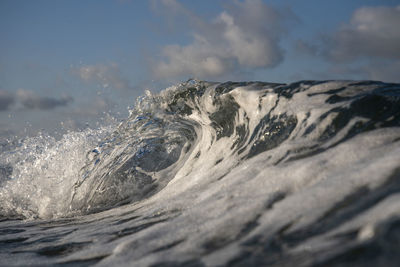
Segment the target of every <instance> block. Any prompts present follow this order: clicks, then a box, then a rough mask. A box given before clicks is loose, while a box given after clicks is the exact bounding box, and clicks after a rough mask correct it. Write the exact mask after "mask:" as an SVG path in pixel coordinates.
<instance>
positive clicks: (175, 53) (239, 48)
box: [153, 0, 295, 79]
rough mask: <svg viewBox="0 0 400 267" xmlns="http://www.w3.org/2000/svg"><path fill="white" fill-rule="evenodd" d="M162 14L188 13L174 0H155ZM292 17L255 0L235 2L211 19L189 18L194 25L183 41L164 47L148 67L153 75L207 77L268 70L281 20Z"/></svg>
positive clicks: (282, 29) (275, 59)
mask: <svg viewBox="0 0 400 267" xmlns="http://www.w3.org/2000/svg"><path fill="white" fill-rule="evenodd" d="M161 3H162V4H163V5H164V7H165V9H166V12H168V10H172V11H173V13H175V14H177V13H179V14H181V15H182V16H188V15H189V14H191V13H190V12H189V11H188V10H187V9H185V8H184V7H183V6H182V5H180V4H179V3H178V2H177V1H174V0H168V1H167V0H165V1H161ZM294 17H295V16H294V14H292V13H291V12H290V11H289V10H278V9H275V8H273V7H270V6H267V5H265V4H264V3H263V2H262V1H261V0H246V1H244V2H239V1H235V2H233V4H232V5H230V6H228V7H227V9H226V10H225V11H223V12H222V13H220V14H219V15H218V16H217V17H216V18H215V19H214V20H213V21H212V22H206V21H205V20H202V19H201V18H198V17H192V18H189V20H191V21H192V23H193V24H194V25H195V31H194V32H193V33H192V36H193V40H192V42H191V43H190V44H188V45H184V46H181V45H168V46H166V47H164V48H163V50H162V56H163V59H162V60H161V61H158V62H156V63H155V64H154V66H153V71H154V73H155V75H156V76H157V77H159V78H166V77H179V76H192V77H195V78H201V79H205V78H212V77H218V76H222V75H225V74H228V73H235V72H240V71H246V70H252V69H258V68H273V67H275V66H277V65H278V64H279V63H281V62H282V60H283V56H284V52H283V49H282V48H281V47H280V45H279V42H280V40H281V39H282V36H283V35H284V34H285V33H286V32H287V27H286V22H287V21H288V20H290V19H293V18H294Z"/></svg>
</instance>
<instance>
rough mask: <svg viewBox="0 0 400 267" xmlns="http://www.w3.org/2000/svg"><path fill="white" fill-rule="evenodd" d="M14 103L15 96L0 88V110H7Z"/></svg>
mask: <svg viewBox="0 0 400 267" xmlns="http://www.w3.org/2000/svg"><path fill="white" fill-rule="evenodd" d="M14 103H15V96H14V95H13V94H11V93H9V92H7V91H4V90H0V111H3V110H8V109H9V108H10V107H11V106H12V105H13V104H14Z"/></svg>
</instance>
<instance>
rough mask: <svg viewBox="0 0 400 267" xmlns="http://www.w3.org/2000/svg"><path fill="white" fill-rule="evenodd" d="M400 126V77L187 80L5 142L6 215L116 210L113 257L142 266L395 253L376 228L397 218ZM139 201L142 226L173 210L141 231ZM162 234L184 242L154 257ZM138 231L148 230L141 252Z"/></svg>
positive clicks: (101, 215)
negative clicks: (72, 126) (97, 123)
mask: <svg viewBox="0 0 400 267" xmlns="http://www.w3.org/2000/svg"><path fill="white" fill-rule="evenodd" d="M399 126H400V86H399V85H398V84H388V83H382V82H373V81H361V82H355V81H300V82H297V83H293V84H275V83H263V82H239V83H236V82H227V83H212V82H204V81H195V80H189V81H187V82H185V83H182V84H179V85H177V86H173V87H170V88H167V89H166V90H164V91H162V92H161V93H159V94H151V93H150V92H147V93H146V94H145V95H144V96H143V97H140V98H139V99H138V100H137V103H136V105H135V107H134V108H133V109H132V110H131V111H130V116H129V118H128V119H126V120H125V121H124V122H122V123H120V124H119V125H109V126H106V127H102V128H100V129H96V130H93V129H92V130H85V131H82V132H70V133H68V134H65V135H64V137H63V138H62V139H61V140H58V141H57V140H55V139H53V138H51V137H48V136H44V135H43V136H38V137H35V138H28V139H25V140H19V141H15V142H13V143H9V144H5V145H3V146H2V147H1V159H0V204H1V206H0V219H1V218H3V220H6V218H7V220H6V221H8V220H11V219H17V218H28V219H35V218H40V219H42V220H43V219H44V220H50V221H52V220H53V221H57V220H59V219H60V218H70V219H71V220H74V218H75V219H76V220H82V218H92V217H90V216H95V217H96V218H97V219H98V220H100V222H99V223H98V224H96V225H97V226H100V225H103V226H104V224H105V223H106V219H105V218H108V217H107V216H110V214H112V215H113V216H112V217H113V218H114V219H115V225H119V226H120V227H122V228H118V229H119V230H118V231H119V233H122V232H124V231H128V232H127V233H128V234H127V235H129V236H131V240H130V241H129V242H128V243H126V242H125V243H121V246H122V248H119V249H118V250H113V251H112V252H107V253H108V254H107V255H109V254H110V253H111V254H112V255H113V257H108V256H104V257H102V258H99V261H100V260H102V261H101V262H105V264H107V262H108V263H110V262H113V260H115V255H117V254H118V255H119V256H121V253H122V258H124V259H129V260H132V259H135V260H140V262H142V263H143V264H144V265H148V264H150V263H151V264H154V263H156V262H157V260H160V259H161V260H163V261H170V260H172V259H173V258H174V257H173V256H171V255H178V256H179V257H178V259H179V261H178V262H175V263H176V264H177V263H185V262H186V263H188V261H187V260H189V263H190V262H191V261H194V263H202V264H203V263H204V264H206V265H220V264H229V265H235V264H237V265H249V264H250V265H251V264H268V263H276V264H280V263H286V264H290V263H294V262H296V261H297V260H298V259H299V258H301V259H302V260H304V262H303V263H304V265H307V264H320V263H319V262H318V259H317V260H316V261H314V262H307V260H311V258H304V255H312V253H316V252H320V253H322V254H323V255H325V254H326V255H325V256H326V257H322V256H321V259H320V261H321V264H325V263H332V264H336V262H335V258H332V257H331V256H332V255H336V256H337V255H338V254H340V255H342V256H343V255H344V256H343V257H346V255H347V254H346V253H347V252H348V251H350V250H352V249H354V248H359V247H360V246H364V247H363V248H364V249H366V250H368V249H374V248H376V247H377V248H376V249H377V250H379V251H380V252H381V253H382V255H383V256H382V257H383V259H386V258H387V256H388V255H389V254H390V253H391V252H390V251H391V250H390V251H389V250H387V249H386V247H385V245H384V243H382V244H381V243H379V242H381V241H379V240H383V239H382V238H386V237H387V235H388V231H389V232H390V231H392V230H393V229H396V230H393V231H396V233H397V235H398V232H399V228H398V225H399V222H400V220H399V219H398V218H399V216H400V210H399V209H398V207H399V205H400V195H399V191H400V180H399V179H400V176H399V175H400V145H399V141H400V128H399ZM394 207H397V209H395V208H394ZM127 210H131V211H130V212H127ZM133 210H135V212H133ZM138 210H139V211H138ZM131 213H132V214H136V215H135V218H142V222H141V225H146V227H144V228H143V229H145V228H147V227H150V226H151V225H153V223H154V219H152V218H154V217H152V216H153V215H154V214H167V215H163V218H164V217H165V218H164V219H163V220H162V223H163V228H160V227H158V228H157V227H155V228H151V229H153V230H151V229H148V231H147V232H145V233H143V235H141V236H140V235H139V236H138V235H135V233H136V230H137V231H140V229H139V230H138V229H136V230H135V231H131V232H129V230H126V229H127V228H124V227H126V226H127V225H126V223H125V222H130V223H133V224H135V223H137V221H135V220H134V219H127V216H128V215H127V214H131ZM132 214H131V215H129V216H132ZM129 216H128V217H129ZM77 218H80V219H77ZM396 218H397V219H396ZM137 220H139V219H137ZM118 222H119V223H118ZM160 222H161V221H160ZM160 222H158V223H160ZM77 224H78V225H79V223H77ZM154 224H155V223H154ZM380 225H383V226H382V227H381V226H380ZM394 225H397V226H396V227H397V228H393V227H394ZM193 227H196V229H197V230H196V231H194V232H193V231H192V230H191V228H193ZM128 228H129V229H131V230H132V226H130V227H128ZM392 228H393V229H392ZM98 229H100V228H98ZM380 229H383V230H380ZM385 229H386V230H385ZM388 229H389V230H388ZM98 231H100V230H98ZM118 231H117V230H116V232H118ZM379 231H380V232H379ZM385 231H386V232H385ZM155 233H157V234H158V235H159V236H160V238H161V237H162V238H165V240H167V241H168V242H167V241H165V242H164V243H166V244H164V245H168V244H169V243H171V244H174V245H170V247H169V248H166V249H162V250H158V252H157V253H158V254H157V255H158V256H153V257H150V256H149V255H150V254H151V253H153V254H154V253H155V252H154V250H155V249H157V245H155V244H156V241H155V239H154V238H156V237H154V236H152V234H153V235H154V234H155ZM103 234H104V233H102V232H101V231H100V232H98V235H99V236H102V235H103ZM109 234H110V233H109ZM83 235H84V236H85V233H83ZM105 235H106V234H105ZM174 235H175V237H174ZM117 236H118V235H117ZM123 236H126V235H123ZM397 237H398V236H397ZM114 238H115V236H114ZM177 238H178V239H177ZM113 240H115V239H113ZM138 240H140V241H146V242H147V243H146V245H144V246H143V247H142V248H141V250H140V251H139V252H138V251H136V252H133V251H131V250H130V249H133V248H132V245H126V244H132V242H139V241H138ZM163 240H164V239H163ZM366 240H367V241H368V242H369V243H368V242H367V241H366ZM371 240H375V241H373V242H372V241H371ZM377 240H378V241H377ZM110 242H111V241H110ZM113 242H114V241H113ZM160 242H161V241H160ZM324 242H325V243H324ZM329 242H330V243H329ZM341 242H344V244H346V245H347V246H348V247H346V248H345V249H344V248H343V247H340V246H338V244H340V243H341ZM371 242H372V243H371ZM396 242H399V238H397V239H396ZM161 243H163V242H161ZM122 244H125V245H122ZM316 244H317V245H316ZM321 244H323V246H322V245H321ZM365 244H367V245H368V246H367V247H366V248H365V246H366V245H365ZM370 244H373V246H374V247H373V248H371V247H369V245H370ZM97 245H98V244H97ZM85 246H86V245H82V247H85ZM102 246H105V245H104V244H102ZM324 246H325V247H324ZM332 246H333V247H335V249H334V250H331V251H330V253H331V254H329V253H328V251H329V249H328V248H330V247H332ZM88 247H90V248H91V249H93V247H96V244H90V245H88ZM261 247H262V248H263V249H260V248H261ZM80 248H81V247H80ZM256 248H258V249H256ZM121 251H125V252H126V251H128V252H126V254H124V253H123V252H121ZM151 251H153V252H151ZM167 251H168V254H166V252H167ZM171 251H172V252H171ZM388 251H389V252H388ZM186 252H191V253H186ZM392 252H393V251H392ZM394 252H395V251H394ZM394 252H393V253H394ZM71 253H72V252H71ZM73 253H75V252H73ZM73 253H72V254H73ZM77 253H78V252H77ZM149 253H150V254H149ZM324 253H325V254H324ZM387 253H389V254H387ZM153 254H152V255H153ZM378 254H379V253H378ZM160 255H161V256H160ZM168 255H169V256H168ZM190 255H192V256H190ZM193 255H195V256H193ZM284 255H286V256H285V257H284ZM287 255H291V256H290V257H289V256H287ZM379 255H381V254H379ZM390 255H391V257H392V256H393V255H392V254H390ZM348 257H350V256H348ZM397 257H398V256H397ZM78 258H79V257H78ZM344 259H345V260H346V259H347V258H344ZM362 259H364V258H362ZM379 259H380V260H381V258H379ZM345 260H344V262H346V261H345ZM96 262H97V261H96ZM192 263H193V262H192ZM342 263H343V262H342ZM388 263H391V261H388Z"/></svg>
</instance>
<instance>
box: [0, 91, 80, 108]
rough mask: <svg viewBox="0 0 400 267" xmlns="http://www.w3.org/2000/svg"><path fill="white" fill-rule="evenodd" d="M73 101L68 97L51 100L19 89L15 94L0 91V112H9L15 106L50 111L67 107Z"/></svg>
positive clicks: (51, 98)
mask: <svg viewBox="0 0 400 267" xmlns="http://www.w3.org/2000/svg"><path fill="white" fill-rule="evenodd" d="M72 101H73V98H72V97H70V96H63V97H61V98H53V97H47V96H39V95H37V94H35V93H34V92H33V91H30V90H24V89H19V90H18V91H17V92H16V93H15V94H13V93H11V92H8V91H5V90H0V111H6V110H10V109H11V107H12V106H13V105H14V104H15V105H18V104H20V105H22V107H23V108H26V109H29V110H51V109H55V108H57V107H62V106H67V105H68V104H70V103H71V102H72Z"/></svg>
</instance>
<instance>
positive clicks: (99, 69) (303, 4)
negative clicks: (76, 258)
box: [0, 0, 400, 136]
mask: <svg viewBox="0 0 400 267" xmlns="http://www.w3.org/2000/svg"><path fill="white" fill-rule="evenodd" d="M0 36H1V39H0V40H1V41H0V136H1V135H2V136H6V135H10V134H17V135H25V134H35V133H36V132H37V131H38V130H40V129H44V130H45V131H48V132H52V131H54V130H55V129H59V128H60V126H61V124H62V125H63V127H64V128H66V129H77V128H84V127H86V125H91V126H95V124H96V122H98V121H99V120H100V119H101V118H105V117H107V116H106V115H105V112H106V113H111V114H117V113H120V114H121V115H120V116H121V117H123V116H125V115H126V114H127V112H126V110H127V106H132V105H133V103H134V101H135V98H136V97H138V96H139V95H141V94H142V93H143V91H144V90H145V89H150V90H151V91H154V92H157V91H159V90H161V89H163V88H165V87H166V86H169V85H172V84H174V83H177V82H179V81H182V80H187V79H188V78H191V77H195V78H199V79H205V80H213V81H226V80H261V81H270V82H283V83H287V82H293V81H297V80H303V79H317V80H325V79H372V80H382V81H387V82H400V78H399V77H400V75H398V73H399V72H400V52H399V49H398V47H400V5H399V3H398V1H397V0H396V1H394V0H393V1H390V0H387V1H384V0H380V1H377V0H375V1H372V0H363V1H362V0H353V1H344V0H342V1H318V0H309V1H298V0H286V1H284V0H280V1H278V0H271V1H267V0H265V1H261V0H242V1H240V0H237V1H236V0H232V1H228V0H225V1H222V0H220V1H218V0H214V1H212V0H203V1H184V0H181V1H179V0H153V1H151V0H149V1H144V0H69V1H67V0H64V1H61V0H36V1H30V0H19V1H14V0H2V1H0Z"/></svg>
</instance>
